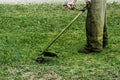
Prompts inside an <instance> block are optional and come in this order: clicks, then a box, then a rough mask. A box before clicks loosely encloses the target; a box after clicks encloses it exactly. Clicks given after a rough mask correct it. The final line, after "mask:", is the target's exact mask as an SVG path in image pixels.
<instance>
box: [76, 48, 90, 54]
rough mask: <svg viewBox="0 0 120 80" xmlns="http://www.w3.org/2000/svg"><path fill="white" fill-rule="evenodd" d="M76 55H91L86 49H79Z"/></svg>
mask: <svg viewBox="0 0 120 80" xmlns="http://www.w3.org/2000/svg"><path fill="white" fill-rule="evenodd" d="M78 53H86V54H88V53H92V51H90V50H87V49H79V50H78Z"/></svg>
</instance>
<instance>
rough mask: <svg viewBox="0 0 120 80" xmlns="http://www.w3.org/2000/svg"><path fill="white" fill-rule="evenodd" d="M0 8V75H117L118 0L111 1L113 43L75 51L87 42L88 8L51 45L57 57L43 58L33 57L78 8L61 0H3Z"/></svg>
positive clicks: (1, 78)
mask: <svg viewBox="0 0 120 80" xmlns="http://www.w3.org/2000/svg"><path fill="white" fill-rule="evenodd" d="M77 7H80V8H82V7H83V5H77ZM0 12H1V13H0V80H12V79H14V80H28V79H31V80H33V79H34V80H39V79H41V80H50V79H51V80H56V79H59V80H63V79H65V80H114V79H115V80H119V78H120V5H119V4H118V3H112V4H108V8H107V25H108V32H109V45H108V46H107V47H106V48H105V49H104V50H103V51H102V52H101V53H93V54H84V53H78V52H77V50H78V49H80V48H82V47H84V45H85V42H86V41H85V18H86V13H85V14H83V15H82V16H81V17H80V18H79V19H78V20H77V21H76V22H75V23H74V24H73V25H72V26H71V27H70V29H68V30H67V31H66V32H65V33H64V34H63V35H62V36H61V37H60V38H59V40H57V41H56V42H55V43H54V44H53V46H51V47H50V49H49V50H50V51H52V52H56V53H57V55H58V56H59V57H58V58H49V60H50V61H49V62H46V63H44V64H38V63H36V62H35V61H34V60H33V59H35V58H36V57H38V54H40V51H42V50H43V49H44V48H45V47H46V46H47V45H48V44H49V43H50V42H51V41H52V40H53V39H54V37H55V36H56V35H57V34H58V33H59V32H60V31H61V30H62V29H63V28H64V27H65V26H66V25H67V24H68V23H69V22H70V21H71V20H72V19H73V18H74V17H75V16H76V15H77V13H78V12H76V11H70V10H68V9H65V8H63V6H62V5H61V4H39V5H38V4H34V5H33V4H28V5H8V4H7V5H5V4H1V5H0ZM47 76H49V77H47Z"/></svg>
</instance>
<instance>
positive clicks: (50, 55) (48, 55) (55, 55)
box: [42, 51, 58, 57]
mask: <svg viewBox="0 0 120 80" xmlns="http://www.w3.org/2000/svg"><path fill="white" fill-rule="evenodd" d="M42 54H43V55H44V56H47V57H58V56H57V54H55V53H52V52H48V51H45V52H43V53H42Z"/></svg>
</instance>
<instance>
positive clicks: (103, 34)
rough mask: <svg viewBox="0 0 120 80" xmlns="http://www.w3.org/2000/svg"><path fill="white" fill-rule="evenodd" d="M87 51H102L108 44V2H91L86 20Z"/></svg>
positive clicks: (95, 0)
mask: <svg viewBox="0 0 120 80" xmlns="http://www.w3.org/2000/svg"><path fill="white" fill-rule="evenodd" d="M86 37H87V40H86V41H87V45H86V49H87V50H91V51H101V50H102V48H103V47H105V46H106V45H107V43H108V35H107V28H106V0H91V4H90V7H89V8H88V13H87V18H86Z"/></svg>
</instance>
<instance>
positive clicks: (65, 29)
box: [41, 11, 83, 54]
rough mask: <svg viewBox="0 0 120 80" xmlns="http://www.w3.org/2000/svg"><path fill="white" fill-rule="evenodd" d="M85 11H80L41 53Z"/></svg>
mask: <svg viewBox="0 0 120 80" xmlns="http://www.w3.org/2000/svg"><path fill="white" fill-rule="evenodd" d="M82 13H83V11H81V12H79V13H78V14H77V16H76V17H75V18H74V19H73V20H72V21H71V22H70V23H69V24H68V25H67V26H66V27H65V28H64V29H63V30H62V31H61V32H60V33H59V34H58V35H57V36H56V37H55V39H54V40H53V41H52V42H51V43H50V44H49V45H48V46H47V47H46V48H45V49H44V50H43V52H42V53H41V54H44V52H45V51H47V50H48V48H49V47H50V46H51V45H52V44H53V43H54V42H55V41H56V40H57V39H58V38H59V37H60V36H61V35H62V34H63V33H64V32H65V31H66V30H67V29H68V28H69V27H70V26H71V25H72V23H73V22H74V21H75V20H76V19H78V17H79V16H80V15H81V14H82Z"/></svg>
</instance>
